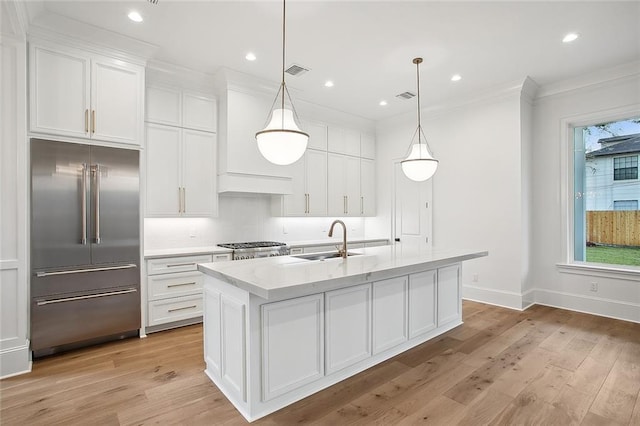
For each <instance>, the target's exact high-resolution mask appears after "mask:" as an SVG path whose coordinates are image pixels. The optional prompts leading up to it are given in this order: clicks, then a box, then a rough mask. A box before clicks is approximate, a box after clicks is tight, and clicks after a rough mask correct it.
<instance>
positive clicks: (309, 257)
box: [291, 252, 360, 260]
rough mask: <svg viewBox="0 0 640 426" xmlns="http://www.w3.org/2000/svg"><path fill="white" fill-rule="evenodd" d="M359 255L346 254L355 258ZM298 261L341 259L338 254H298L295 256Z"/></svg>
mask: <svg viewBox="0 0 640 426" xmlns="http://www.w3.org/2000/svg"><path fill="white" fill-rule="evenodd" d="M359 254H360V253H347V256H357V255H359ZM291 257H297V258H298V259H304V260H325V259H334V258H336V257H342V256H341V255H340V253H336V252H331V253H309V254H300V255H296V256H291Z"/></svg>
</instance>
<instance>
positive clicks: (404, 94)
mask: <svg viewBox="0 0 640 426" xmlns="http://www.w3.org/2000/svg"><path fill="white" fill-rule="evenodd" d="M415 96H416V94H415V93H411V92H402V93H400V94H398V95H396V98H400V99H411V98H413V97H415Z"/></svg>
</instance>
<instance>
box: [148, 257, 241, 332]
mask: <svg viewBox="0 0 640 426" xmlns="http://www.w3.org/2000/svg"><path fill="white" fill-rule="evenodd" d="M222 256H226V260H231V255H230V254H225V255H222ZM213 260H214V258H213V256H212V255H211V254H204V255H194V256H179V257H167V258H158V259H148V260H147V326H148V327H151V328H152V331H157V330H158V329H165V328H170V327H171V325H167V324H169V323H176V322H178V324H179V325H184V324H185V323H192V322H199V321H200V317H201V316H202V309H203V306H202V303H203V299H202V284H203V280H204V275H203V274H202V273H201V272H198V270H197V264H198V263H207V262H212V261H213ZM216 260H225V258H224V257H223V258H220V255H218V256H216ZM147 331H150V330H147Z"/></svg>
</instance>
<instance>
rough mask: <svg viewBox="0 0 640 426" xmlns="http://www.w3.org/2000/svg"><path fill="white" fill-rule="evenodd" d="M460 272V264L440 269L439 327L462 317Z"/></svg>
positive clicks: (438, 279) (438, 291) (438, 280)
mask: <svg viewBox="0 0 640 426" xmlns="http://www.w3.org/2000/svg"><path fill="white" fill-rule="evenodd" d="M460 271H461V268H460V265H459V264H458V265H451V266H446V267H444V268H439V269H438V278H437V282H438V290H437V294H438V327H440V326H441V325H443V324H447V323H449V322H451V321H455V320H458V319H459V318H460V317H461V316H462V313H461V311H462V299H461V297H460V285H459V283H460Z"/></svg>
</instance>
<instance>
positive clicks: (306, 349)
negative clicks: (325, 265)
mask: <svg viewBox="0 0 640 426" xmlns="http://www.w3.org/2000/svg"><path fill="white" fill-rule="evenodd" d="M322 296H323V295H322V294H314V295H311V296H305V297H300V298H296V299H289V300H284V301H282V302H275V303H268V304H264V305H262V355H263V357H262V381H263V389H262V400H263V401H268V400H270V399H273V398H275V397H277V396H279V395H282V394H284V393H287V392H289V391H291V390H293V389H296V388H298V387H300V386H303V385H305V384H307V383H311V382H313V381H315V380H317V379H319V378H320V377H322V376H324V306H323V297H322ZM293 336H295V337H293ZM292 337H293V338H292Z"/></svg>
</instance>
